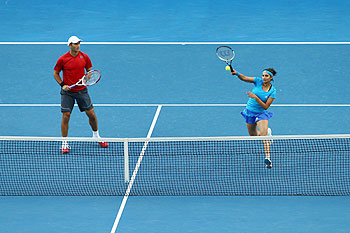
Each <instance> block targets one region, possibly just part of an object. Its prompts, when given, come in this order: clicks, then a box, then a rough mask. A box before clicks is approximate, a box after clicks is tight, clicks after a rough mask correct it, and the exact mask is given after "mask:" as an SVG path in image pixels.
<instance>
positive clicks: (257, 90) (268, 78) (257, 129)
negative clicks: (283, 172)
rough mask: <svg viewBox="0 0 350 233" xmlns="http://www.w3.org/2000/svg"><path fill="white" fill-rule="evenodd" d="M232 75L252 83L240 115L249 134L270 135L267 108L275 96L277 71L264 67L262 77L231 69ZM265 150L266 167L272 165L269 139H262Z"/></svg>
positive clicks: (271, 114) (270, 114)
mask: <svg viewBox="0 0 350 233" xmlns="http://www.w3.org/2000/svg"><path fill="white" fill-rule="evenodd" d="M231 74H232V75H236V76H237V77H238V78H239V79H240V80H242V81H244V82H247V83H254V88H253V90H252V91H251V92H247V94H248V96H249V97H250V98H249V100H248V103H247V106H246V108H245V109H244V111H243V112H241V115H242V116H243V117H244V119H245V121H246V123H247V129H248V132H249V135H250V136H267V135H269V136H271V135H272V134H271V129H270V128H269V119H270V118H271V117H273V113H272V112H268V111H267V109H268V108H269V107H270V106H271V104H272V102H273V101H274V99H275V98H276V89H275V87H274V86H273V85H272V83H273V77H274V76H275V75H276V74H277V72H276V71H275V70H274V69H273V68H268V69H265V70H264V71H263V73H262V77H261V78H259V77H247V76H245V75H243V74H240V73H239V72H238V71H236V70H234V69H233V70H232V71H231ZM263 143H264V150H265V156H266V157H265V160H264V162H265V165H266V167H267V168H271V167H272V163H271V155H270V144H271V143H272V142H271V141H266V140H264V141H263Z"/></svg>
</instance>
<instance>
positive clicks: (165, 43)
mask: <svg viewBox="0 0 350 233" xmlns="http://www.w3.org/2000/svg"><path fill="white" fill-rule="evenodd" d="M82 44H84V45H221V44H230V45H235V44H236V45H347V44H350V42H348V41H339V42H336V41H323V42H322V41H310V42H306V41H300V42H293V41H291V42H281V41H280V42H278V41H277V42H258V41H256V42H254V41H252V42H230V41H226V42H225V41H219V42H190V41H188V42H186V41H184V42H82ZM0 45H67V42H0Z"/></svg>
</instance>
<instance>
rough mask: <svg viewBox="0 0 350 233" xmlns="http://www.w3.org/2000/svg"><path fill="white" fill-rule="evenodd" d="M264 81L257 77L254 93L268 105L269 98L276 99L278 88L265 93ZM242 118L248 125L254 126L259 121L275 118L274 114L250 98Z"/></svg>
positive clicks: (272, 87) (272, 88)
mask: <svg viewBox="0 0 350 233" xmlns="http://www.w3.org/2000/svg"><path fill="white" fill-rule="evenodd" d="M263 84H264V81H263V79H262V78H259V77H255V78H254V88H253V90H252V93H254V94H255V95H256V96H258V98H259V99H261V100H262V101H263V102H264V103H266V101H267V99H268V98H270V97H271V98H276V88H275V87H274V86H271V88H270V90H269V91H264V90H263V89H262V86H263ZM241 114H242V116H243V117H244V118H245V120H246V122H247V123H250V124H253V123H256V122H257V121H259V120H268V119H270V118H271V117H273V113H272V112H268V111H267V110H265V109H264V108H263V107H261V106H260V104H259V103H258V102H257V101H256V100H255V99H253V98H249V100H248V102H247V106H246V109H244V111H243V112H241Z"/></svg>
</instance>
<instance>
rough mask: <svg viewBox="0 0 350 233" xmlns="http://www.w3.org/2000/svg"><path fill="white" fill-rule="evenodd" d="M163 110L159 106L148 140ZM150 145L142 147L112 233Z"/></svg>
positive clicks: (113, 232)
mask: <svg viewBox="0 0 350 233" xmlns="http://www.w3.org/2000/svg"><path fill="white" fill-rule="evenodd" d="M161 109H162V105H158V108H157V111H156V114H155V115H154V117H153V121H152V124H151V127H150V129H149V131H148V134H147V138H150V137H151V135H152V132H153V129H154V127H155V125H156V122H157V119H158V117H159V113H160V110H161ZM148 143H149V142H148V141H146V142H145V144H144V145H143V147H142V150H141V153H140V156H139V159H138V160H137V163H136V166H135V169H134V172H133V173H132V176H131V179H130V182H129V185H128V188H127V190H126V192H125V195H124V198H123V201H122V204H121V205H120V208H119V211H118V214H117V217H116V218H115V221H114V224H113V227H112V230H111V233H115V232H116V230H117V227H118V224H119V221H120V218H121V216H122V213H123V211H124V208H125V204H126V201H127V200H128V197H129V194H130V191H131V188H132V185H133V184H134V181H135V178H136V174H137V172H138V170H139V168H140V165H141V162H142V159H143V156H144V154H145V152H146V148H147V145H148Z"/></svg>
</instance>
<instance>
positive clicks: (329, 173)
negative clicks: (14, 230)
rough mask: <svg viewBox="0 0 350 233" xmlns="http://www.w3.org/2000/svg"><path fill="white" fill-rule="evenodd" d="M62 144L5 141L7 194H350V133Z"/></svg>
mask: <svg viewBox="0 0 350 233" xmlns="http://www.w3.org/2000/svg"><path fill="white" fill-rule="evenodd" d="M62 140H63V139H62V138H42V137H41V138H38V137H0V150H1V151H0V195H15V196H16V195H35V196H42V195H45V196H47V195H65V196H66V195H67V196H80V195H93V196H105V195H118V196H123V195H152V196H155V195H195V196H202V195H222V196H224V195H350V135H318V136H273V137H212V138H198V137H196V138H134V139H133V138H104V139H103V140H105V141H108V143H109V147H108V148H101V147H100V146H99V144H98V143H97V142H96V140H95V139H91V138H68V139H67V140H68V143H69V146H70V151H69V153H68V154H61V150H60V148H61V144H62ZM267 155H269V156H271V161H272V168H271V169H267V168H266V166H265V164H264V159H265V157H266V156H267Z"/></svg>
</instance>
